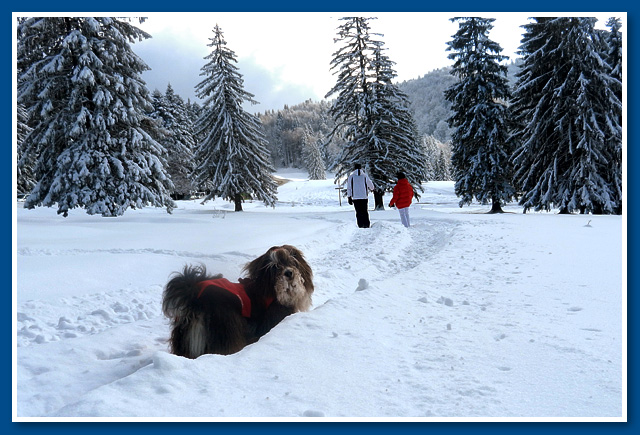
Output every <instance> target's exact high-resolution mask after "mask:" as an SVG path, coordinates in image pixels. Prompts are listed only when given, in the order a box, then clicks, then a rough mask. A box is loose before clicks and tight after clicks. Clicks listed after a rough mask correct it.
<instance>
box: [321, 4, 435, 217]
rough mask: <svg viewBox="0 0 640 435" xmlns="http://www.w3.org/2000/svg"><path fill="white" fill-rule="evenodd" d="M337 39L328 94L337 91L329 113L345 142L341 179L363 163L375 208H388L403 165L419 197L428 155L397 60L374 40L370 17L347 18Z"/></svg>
mask: <svg viewBox="0 0 640 435" xmlns="http://www.w3.org/2000/svg"><path fill="white" fill-rule="evenodd" d="M341 20H342V21H344V22H345V23H344V24H342V25H341V26H339V27H338V38H337V39H336V42H342V43H343V44H344V45H343V46H342V47H340V48H339V49H338V50H337V51H336V52H335V53H334V58H333V59H332V61H331V69H332V70H335V72H334V74H337V75H338V78H337V81H336V85H335V86H334V87H333V88H332V89H331V90H330V91H329V93H328V94H327V95H326V97H325V98H328V97H330V96H331V95H334V94H338V95H337V98H336V99H335V101H334V103H333V105H332V107H331V109H330V111H329V113H330V114H331V116H333V118H334V121H335V123H336V127H335V129H334V131H333V132H332V134H331V136H333V135H334V134H336V133H339V134H340V135H341V136H342V138H343V139H344V140H345V141H346V145H345V147H344V149H343V150H342V152H341V154H340V156H339V157H338V161H337V165H336V166H337V171H336V181H337V180H340V179H341V178H343V177H344V176H345V175H346V174H347V173H348V172H349V171H351V170H352V169H353V166H354V164H355V163H360V164H362V165H363V167H364V168H365V170H366V171H367V172H368V174H369V176H370V177H371V180H372V181H373V183H374V185H375V191H374V198H375V208H376V210H380V209H384V205H383V202H382V197H383V195H384V192H385V191H387V190H390V189H392V188H393V185H394V180H395V174H396V172H397V171H399V170H402V171H404V172H405V173H406V174H407V178H408V179H409V181H410V182H411V183H412V184H413V186H414V191H415V192H416V196H418V191H422V186H421V184H422V181H425V179H426V176H425V172H424V164H425V162H424V155H423V154H422V148H421V147H420V146H418V142H417V128H416V127H415V121H413V117H412V115H411V112H410V110H409V103H408V98H407V97H406V95H405V94H403V93H402V92H401V91H400V90H399V88H398V87H397V86H396V85H394V84H393V83H392V82H391V80H392V79H393V78H394V77H395V72H394V71H393V67H392V65H393V64H392V62H391V61H390V60H389V58H388V57H387V56H386V55H385V54H384V52H383V48H382V47H383V44H382V42H381V41H374V40H372V36H374V35H376V34H373V33H371V32H370V26H369V20H371V18H362V17H345V18H342V19H341Z"/></svg>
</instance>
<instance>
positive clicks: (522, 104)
mask: <svg viewBox="0 0 640 435" xmlns="http://www.w3.org/2000/svg"><path fill="white" fill-rule="evenodd" d="M594 24H595V18H581V17H560V18H553V17H544V18H534V22H532V23H529V24H527V25H525V26H524V28H525V34H524V36H523V39H522V44H521V46H520V50H521V54H523V56H524V62H523V64H522V67H521V71H520V72H519V73H518V77H519V78H518V83H517V87H516V90H515V92H514V99H513V104H512V106H511V112H512V113H513V117H512V118H513V120H514V121H516V128H515V132H514V138H515V139H516V140H517V144H518V145H517V149H516V151H515V153H514V164H515V178H514V180H515V183H516V186H517V188H518V190H519V191H521V192H523V195H522V197H521V199H520V204H521V205H522V206H523V207H524V210H525V212H526V211H527V210H528V209H530V208H533V209H534V210H547V211H549V210H550V209H551V208H553V207H556V208H558V209H559V210H560V212H561V213H570V212H573V211H580V212H594V213H614V212H615V210H616V208H617V207H619V206H620V203H619V199H620V196H619V195H618V193H617V192H616V185H615V184H616V181H614V180H613V179H612V178H615V177H616V175H614V174H612V173H611V171H610V167H611V166H615V164H614V163H615V161H616V158H617V157H616V150H619V149H620V143H621V131H622V130H621V127H620V124H619V121H618V113H619V109H620V100H619V99H618V97H617V96H616V95H615V92H614V90H615V87H616V84H617V83H619V81H618V80H617V79H615V78H613V77H612V76H611V75H610V71H609V66H608V64H607V62H606V61H605V59H603V53H602V50H601V49H600V44H599V43H598V41H599V38H598V36H597V33H596V31H595V30H594ZM618 171H619V170H618V169H617V168H616V169H614V173H617V172H618ZM618 180H621V174H620V176H619V177H618ZM612 183H613V184H614V185H612Z"/></svg>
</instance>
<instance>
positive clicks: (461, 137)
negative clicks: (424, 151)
mask: <svg viewBox="0 0 640 435" xmlns="http://www.w3.org/2000/svg"><path fill="white" fill-rule="evenodd" d="M451 21H454V22H456V21H457V22H458V23H459V26H460V28H459V30H458V32H456V34H455V35H454V36H453V40H452V41H450V42H448V43H447V45H448V47H447V50H448V51H451V52H452V53H451V54H449V56H448V57H449V59H452V60H454V61H455V62H454V65H453V69H452V70H451V74H453V75H454V76H456V77H457V78H458V79H459V80H458V82H456V83H455V84H454V85H453V86H451V87H450V88H449V89H447V90H446V91H445V97H446V98H447V100H449V101H451V103H452V107H451V109H452V111H453V116H451V118H449V120H448V122H449V126H450V127H452V128H455V129H456V131H455V132H454V133H453V135H452V140H451V145H452V155H451V163H452V168H453V173H454V180H455V192H456V195H458V196H459V197H460V203H459V205H460V207H462V206H463V205H466V204H470V203H471V201H472V200H473V199H474V198H475V199H477V200H478V201H479V202H480V203H481V204H488V203H489V202H491V204H492V206H491V211H490V213H501V212H502V205H503V204H505V203H507V202H509V201H511V200H512V199H513V197H514V193H515V192H514V189H513V187H512V186H511V176H512V166H511V163H510V159H511V152H512V146H511V142H510V141H509V131H508V126H507V120H508V115H507V101H508V100H509V88H508V84H507V67H506V66H504V65H501V64H500V62H502V61H503V60H505V59H507V57H506V56H503V55H501V54H500V52H501V51H502V48H501V47H500V45H499V44H497V43H496V42H494V41H492V40H491V39H489V37H488V33H489V31H490V30H491V29H492V28H493V24H492V23H493V21H495V19H493V18H477V17H456V18H452V19H451Z"/></svg>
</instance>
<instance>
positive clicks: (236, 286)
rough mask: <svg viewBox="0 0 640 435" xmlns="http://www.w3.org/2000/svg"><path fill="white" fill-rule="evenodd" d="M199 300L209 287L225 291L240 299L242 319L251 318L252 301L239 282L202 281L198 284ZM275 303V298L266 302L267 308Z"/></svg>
mask: <svg viewBox="0 0 640 435" xmlns="http://www.w3.org/2000/svg"><path fill="white" fill-rule="evenodd" d="M197 285H198V288H199V291H198V298H199V297H200V296H202V293H203V292H204V289H205V288H207V287H209V286H214V287H218V288H222V289H225V290H226V291H228V292H230V293H233V294H234V295H236V296H237V297H238V299H240V305H241V306H242V317H251V299H250V298H249V295H248V294H247V291H246V290H245V289H244V286H243V285H242V284H240V283H238V282H231V281H229V280H228V279H226V278H219V279H210V280H208V281H201V282H199V283H198V284H197ZM271 302H273V298H269V299H267V300H266V301H265V308H267V307H269V305H271Z"/></svg>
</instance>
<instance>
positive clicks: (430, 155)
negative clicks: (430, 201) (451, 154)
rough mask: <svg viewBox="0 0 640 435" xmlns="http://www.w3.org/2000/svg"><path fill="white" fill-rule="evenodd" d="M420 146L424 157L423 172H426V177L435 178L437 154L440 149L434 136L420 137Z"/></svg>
mask: <svg viewBox="0 0 640 435" xmlns="http://www.w3.org/2000/svg"><path fill="white" fill-rule="evenodd" d="M422 147H423V149H424V155H425V157H426V161H425V172H426V173H427V177H428V178H429V180H437V178H436V174H437V170H436V168H437V164H438V156H439V154H440V149H439V148H438V145H437V144H436V138H435V137H434V136H432V135H430V134H429V135H425V136H424V137H423V138H422Z"/></svg>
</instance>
